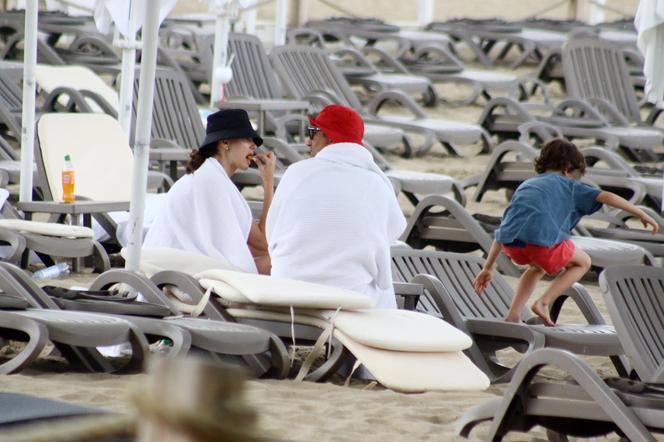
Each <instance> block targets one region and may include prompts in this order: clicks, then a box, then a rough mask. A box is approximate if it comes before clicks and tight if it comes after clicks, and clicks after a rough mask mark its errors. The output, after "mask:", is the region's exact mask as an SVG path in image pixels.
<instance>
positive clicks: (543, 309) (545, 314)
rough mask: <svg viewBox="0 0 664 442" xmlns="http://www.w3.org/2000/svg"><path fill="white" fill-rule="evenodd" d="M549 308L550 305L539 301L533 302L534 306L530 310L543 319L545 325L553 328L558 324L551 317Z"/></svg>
mask: <svg viewBox="0 0 664 442" xmlns="http://www.w3.org/2000/svg"><path fill="white" fill-rule="evenodd" d="M548 307H549V305H548V304H545V303H544V302H542V301H540V300H537V301H535V302H533V305H531V306H530V310H532V312H533V313H535V314H536V315H537V316H539V317H540V318H542V321H543V322H544V325H546V326H547V327H553V326H555V325H556V323H555V322H553V321H552V320H551V318H550V317H549V308H548Z"/></svg>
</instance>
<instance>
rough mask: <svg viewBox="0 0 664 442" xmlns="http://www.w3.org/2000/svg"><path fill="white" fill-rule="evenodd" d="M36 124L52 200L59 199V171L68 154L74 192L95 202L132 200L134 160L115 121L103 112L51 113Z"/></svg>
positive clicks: (60, 199) (125, 136)
mask: <svg viewBox="0 0 664 442" xmlns="http://www.w3.org/2000/svg"><path fill="white" fill-rule="evenodd" d="M37 125H38V131H37V133H38V135H39V145H40V148H41V154H42V157H43V159H44V172H45V174H46V179H47V180H48V185H49V186H50V189H51V193H52V194H53V200H54V201H62V184H61V182H60V179H61V177H60V173H61V171H62V167H63V165H64V156H65V155H67V154H69V155H71V159H72V162H73V163H74V169H75V170H76V195H80V196H83V197H86V198H88V199H91V200H94V201H129V200H131V190H132V183H131V181H132V180H131V170H132V167H133V164H134V160H133V154H132V151H131V148H130V147H129V142H128V141H127V135H126V134H125V133H124V131H123V130H122V127H121V126H120V123H118V120H116V119H114V118H113V117H111V116H110V115H106V114H79V113H76V114H74V113H50V114H46V115H42V117H41V118H40V119H39V122H38V123H37ZM74 135H75V136H74ZM100 164H103V166H104V167H99V165H100Z"/></svg>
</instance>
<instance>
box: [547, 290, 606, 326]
mask: <svg viewBox="0 0 664 442" xmlns="http://www.w3.org/2000/svg"><path fill="white" fill-rule="evenodd" d="M568 298H569V299H571V300H572V301H574V302H575V303H576V305H577V307H579V310H581V313H582V314H583V317H584V318H585V319H586V321H588V324H591V325H604V324H606V321H604V318H603V317H602V314H601V313H600V312H599V310H598V309H597V306H596V305H595V302H594V301H593V300H592V297H591V296H590V293H588V290H586V288H585V287H584V286H582V285H581V284H578V283H577V284H574V285H573V286H572V287H570V288H569V289H567V290H566V291H565V292H564V293H563V294H562V295H560V297H558V299H556V300H555V301H554V302H553V303H551V305H550V306H549V316H550V317H551V319H552V320H553V321H554V322H555V321H556V319H557V318H558V315H559V314H560V311H561V310H562V307H563V304H564V303H565V301H566V300H567V299H568Z"/></svg>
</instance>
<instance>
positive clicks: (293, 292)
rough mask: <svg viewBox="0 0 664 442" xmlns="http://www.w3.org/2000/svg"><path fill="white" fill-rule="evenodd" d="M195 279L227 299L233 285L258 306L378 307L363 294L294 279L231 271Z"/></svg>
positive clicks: (199, 275)
mask: <svg viewBox="0 0 664 442" xmlns="http://www.w3.org/2000/svg"><path fill="white" fill-rule="evenodd" d="M195 277H196V279H198V280H199V282H200V283H201V285H202V286H203V287H205V288H206V289H207V288H209V287H212V290H213V291H214V292H215V293H216V294H217V295H219V296H221V297H222V298H225V297H226V296H225V293H224V290H228V286H231V287H233V288H234V289H236V290H239V291H240V292H241V293H242V294H243V295H244V296H246V297H247V298H249V299H250V300H251V301H252V302H253V303H256V304H263V305H272V306H283V307H287V306H293V307H301V308H320V309H336V308H343V309H350V310H354V309H363V308H371V307H373V304H374V303H373V300H371V299H369V298H368V297H367V296H365V295H363V294H362V293H358V292H353V291H351V290H345V289H340V288H334V287H327V286H324V285H320V284H312V283H310V282H304V281H296V280H294V279H286V278H277V277H274V276H266V275H256V274H253V273H243V272H234V271H230V270H206V271H204V272H201V273H198V274H197V275H195ZM218 282H222V283H225V284H218ZM205 284H207V286H206V285H205Z"/></svg>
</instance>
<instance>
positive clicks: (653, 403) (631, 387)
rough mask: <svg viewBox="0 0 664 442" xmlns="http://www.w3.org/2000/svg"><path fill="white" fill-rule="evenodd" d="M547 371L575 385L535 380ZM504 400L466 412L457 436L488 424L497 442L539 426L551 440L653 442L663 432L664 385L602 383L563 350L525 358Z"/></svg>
mask: <svg viewBox="0 0 664 442" xmlns="http://www.w3.org/2000/svg"><path fill="white" fill-rule="evenodd" d="M547 368H553V369H557V370H558V371H562V373H563V374H564V375H565V376H566V377H569V378H571V380H572V382H571V383H570V382H551V381H550V379H551V377H550V376H549V375H548V374H547V376H546V378H547V379H549V380H547V381H539V380H536V379H535V376H537V375H538V374H539V373H540V371H541V370H542V369H547ZM653 382H661V380H659V381H657V380H653ZM502 396H503V397H502V398H497V399H493V400H491V401H489V402H485V403H483V404H480V405H478V406H476V407H473V408H471V409H469V410H467V411H466V412H465V413H464V414H463V415H462V416H461V417H460V418H459V419H458V420H457V422H456V424H455V432H456V434H457V435H460V436H464V437H469V436H470V433H471V431H472V430H473V428H474V427H475V426H477V425H478V424H480V423H483V422H487V421H490V422H491V427H490V429H489V431H488V434H486V436H483V437H485V438H486V440H493V441H500V440H503V438H504V437H505V436H506V435H507V434H508V433H510V432H512V431H518V432H528V431H530V430H531V429H532V428H533V427H535V426H536V425H540V426H542V427H544V428H545V429H547V433H548V435H549V440H567V438H566V437H565V436H564V435H569V436H576V437H583V438H590V437H597V436H604V435H608V434H611V433H616V434H617V435H618V436H619V437H621V438H627V439H628V440H632V441H637V440H638V441H655V440H656V439H655V437H654V433H662V432H664V425H663V424H662V423H663V422H664V392H663V391H662V388H661V384H647V383H643V382H638V381H633V380H631V379H627V378H607V379H602V378H601V377H600V376H599V375H598V374H597V373H596V372H595V371H594V370H593V369H592V368H591V367H589V366H588V365H587V364H586V363H585V362H584V361H583V360H582V359H581V358H579V357H577V356H575V355H574V354H571V353H569V352H567V351H564V350H558V349H552V348H551V349H549V348H547V349H540V350H537V351H535V352H533V353H531V354H530V355H528V356H526V357H525V358H524V359H522V360H521V362H520V363H519V365H518V366H517V368H516V371H515V373H514V376H513V378H512V382H511V383H510V384H509V386H508V387H507V390H506V391H505V392H504V393H503V395H502Z"/></svg>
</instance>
